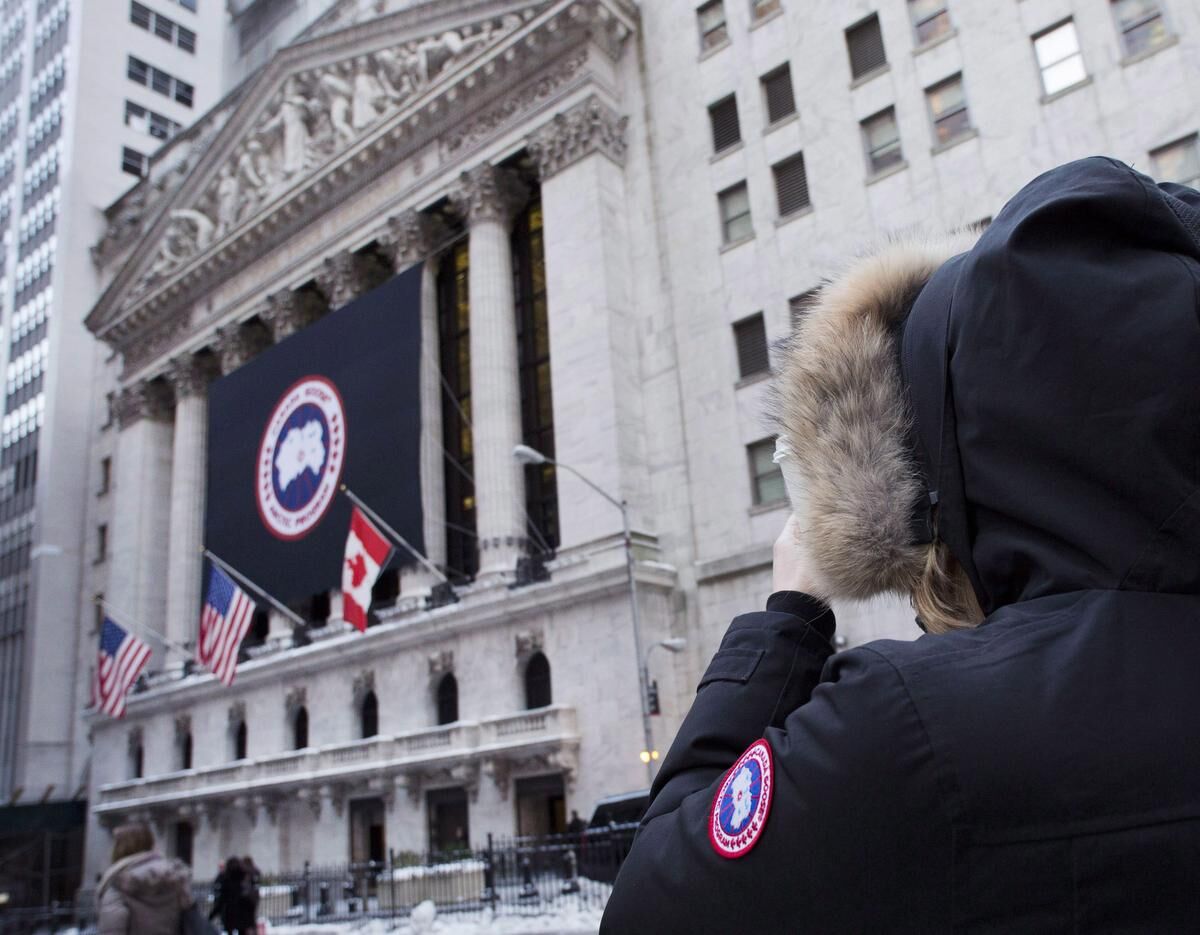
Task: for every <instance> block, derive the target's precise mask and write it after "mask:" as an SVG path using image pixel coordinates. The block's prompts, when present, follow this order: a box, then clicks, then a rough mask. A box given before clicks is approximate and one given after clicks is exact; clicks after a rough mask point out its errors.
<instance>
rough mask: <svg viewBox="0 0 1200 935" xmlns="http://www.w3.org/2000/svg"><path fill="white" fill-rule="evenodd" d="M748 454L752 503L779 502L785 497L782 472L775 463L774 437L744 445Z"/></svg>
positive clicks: (756, 504)
mask: <svg viewBox="0 0 1200 935" xmlns="http://www.w3.org/2000/svg"><path fill="white" fill-rule="evenodd" d="M746 453H747V454H748V455H749V456H750V482H751V484H752V486H753V494H754V504H755V506H758V505H760V504H765V503H780V502H782V501H784V500H786V499H787V490H786V489H785V488H784V486H783V472H782V471H781V470H780V469H779V465H778V464H776V463H775V461H774V457H775V439H774V438H764V439H763V440H762V441H757V442H755V443H754V444H753V445H747V446H746Z"/></svg>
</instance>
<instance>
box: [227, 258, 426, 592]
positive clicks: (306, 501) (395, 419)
mask: <svg viewBox="0 0 1200 935" xmlns="http://www.w3.org/2000/svg"><path fill="white" fill-rule="evenodd" d="M420 305H421V269H420V267H419V266H418V267H414V268H412V269H409V270H407V271H406V272H404V273H403V274H401V275H400V276H397V277H395V278H393V279H391V280H389V281H388V282H386V283H384V284H383V285H382V286H380V287H379V288H377V289H374V290H372V291H371V292H369V293H367V294H366V295H364V296H361V297H360V298H358V299H355V300H354V301H353V302H351V303H350V304H349V305H347V306H345V307H344V308H341V309H339V310H338V311H336V312H333V313H332V314H329V315H327V316H325V317H324V318H322V319H320V320H319V321H317V322H316V323H314V324H313V325H311V326H309V327H308V328H305V329H303V330H301V331H299V332H298V333H296V334H295V335H293V336H292V337H290V338H287V339H286V340H284V341H282V342H280V343H279V344H278V345H276V346H274V347H272V348H270V349H269V350H267V351H266V352H265V353H263V354H262V355H261V356H259V357H257V358H256V359H254V360H253V361H251V362H250V363H248V364H246V365H245V366H244V367H241V368H240V369H238V370H236V371H234V372H233V373H231V374H230V375H229V376H226V377H222V378H221V379H219V380H217V381H215V382H214V383H213V384H212V386H211V387H210V389H209V394H208V506H207V512H206V517H205V545H207V546H208V548H209V549H211V550H212V551H213V552H214V553H216V554H217V555H219V556H220V557H221V558H222V559H224V560H225V561H226V562H228V563H229V564H231V565H232V566H233V567H234V568H236V569H237V570H238V571H240V572H241V573H242V574H244V575H246V576H247V577H249V578H251V579H252V580H253V581H254V582H255V583H256V584H258V585H260V586H262V587H263V588H265V589H266V590H268V591H269V592H271V594H272V595H273V596H274V597H276V598H279V599H281V600H284V601H291V600H297V599H301V598H305V597H308V596H309V595H312V594H316V593H319V592H321V591H325V590H327V589H329V588H337V587H340V586H341V574H342V551H343V549H344V547H345V544H346V533H347V530H348V529H349V526H350V508H351V504H350V501H349V500H348V499H347V498H346V497H345V495H344V494H342V493H341V485H342V484H346V485H347V486H348V487H350V489H351V490H353V491H354V492H355V493H356V494H358V495H359V496H360V497H362V498H363V500H365V501H366V502H367V503H368V504H370V506H371V508H372V509H374V510H375V511H376V512H377V513H379V514H380V515H381V516H382V517H383V518H384V519H385V520H386V521H387V522H388V523H389V524H390V525H391V526H393V527H394V528H395V529H396V531H397V532H399V533H400V534H401V535H402V536H404V537H405V538H406V539H407V540H408V541H409V542H410V543H412V545H413V546H414V547H415V548H417V549H419V550H421V551H424V544H423V540H422V535H421V475H420V451H419V449H420V432H421V412H420V408H421V407H420V382H419V374H420V360H421V314H420ZM407 561H408V556H406V555H404V554H397V555H395V556H394V557H393V564H396V563H400V562H407Z"/></svg>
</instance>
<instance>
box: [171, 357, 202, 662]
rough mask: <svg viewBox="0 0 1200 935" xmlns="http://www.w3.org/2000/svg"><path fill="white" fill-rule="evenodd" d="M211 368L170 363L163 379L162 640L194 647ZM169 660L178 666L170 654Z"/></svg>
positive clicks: (187, 361) (196, 362)
mask: <svg viewBox="0 0 1200 935" xmlns="http://www.w3.org/2000/svg"><path fill="white" fill-rule="evenodd" d="M211 376H212V368H211V367H210V366H208V365H206V363H205V362H204V361H202V360H200V359H199V358H196V357H194V356H190V355H189V356H187V357H182V358H177V359H175V360H173V361H171V368H170V370H169V371H168V374H167V379H168V380H169V381H170V383H171V387H172V389H173V390H174V392H175V439H174V452H173V454H172V458H171V512H170V530H171V534H170V538H169V539H168V541H167V621H166V622H167V636H168V637H169V638H170V639H171V640H173V641H174V642H176V643H188V642H192V643H195V640H196V637H197V633H198V627H199V620H200V589H201V585H202V582H201V580H200V576H201V568H202V565H203V562H202V559H201V557H200V550H201V548H203V545H204V504H205V470H206V467H207V454H206V452H207V447H206V443H207V440H208V382H209V379H210V378H211ZM168 658H169V659H171V660H172V661H173V662H177V663H182V662H183V660H182V659H180V658H177V654H176V653H174V651H171V652H170V653H169V655H168Z"/></svg>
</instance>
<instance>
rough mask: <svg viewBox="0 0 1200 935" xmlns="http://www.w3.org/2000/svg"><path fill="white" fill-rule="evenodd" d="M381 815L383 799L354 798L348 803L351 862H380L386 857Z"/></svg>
mask: <svg viewBox="0 0 1200 935" xmlns="http://www.w3.org/2000/svg"><path fill="white" fill-rule="evenodd" d="M383 815H384V808H383V799H355V800H353V801H352V802H351V803H350V862H351V863H355V864H363V863H367V862H368V861H371V862H379V863H382V862H383V861H384V859H386V857H387V841H386V840H385V838H384V834H383V824H384V819H383Z"/></svg>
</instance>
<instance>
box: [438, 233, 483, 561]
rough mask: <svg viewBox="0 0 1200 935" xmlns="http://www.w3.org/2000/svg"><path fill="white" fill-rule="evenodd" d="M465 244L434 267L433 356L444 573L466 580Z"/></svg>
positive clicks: (469, 550)
mask: <svg viewBox="0 0 1200 935" xmlns="http://www.w3.org/2000/svg"><path fill="white" fill-rule="evenodd" d="M470 271H471V269H470V260H469V253H468V250H467V241H466V240H465V239H464V240H461V241H459V242H458V243H457V244H455V245H454V246H453V247H451V248H450V249H449V251H447V253H446V254H445V255H444V256H443V257H442V261H441V263H439V264H438V329H439V332H440V333H439V342H438V348H439V350H438V353H439V356H440V358H441V371H442V451H443V460H442V465H443V472H442V473H443V477H444V482H445V491H446V501H445V510H446V575H447V577H449V578H450V579H451V580H452V581H455V582H460V583H461V582H464V581H470V580H471V579H472V578H474V577H475V572H476V571H477V570H478V569H479V550H478V548H477V547H476V546H477V541H476V533H475V482H474V480H473V477H474V473H473V471H474V456H473V451H474V449H473V447H472V440H471V418H470V416H471V302H470V291H469V289H468V279H469V275H470Z"/></svg>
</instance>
